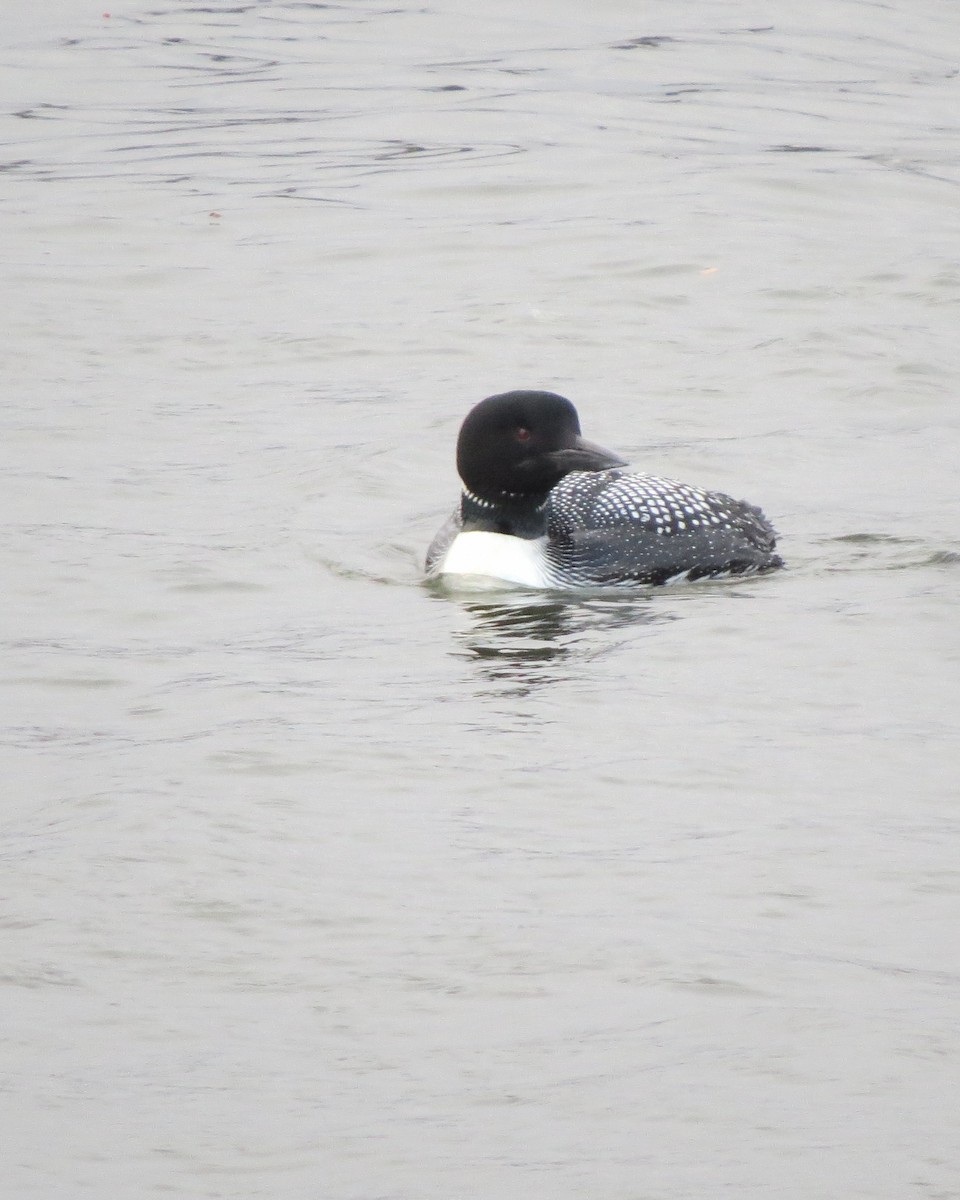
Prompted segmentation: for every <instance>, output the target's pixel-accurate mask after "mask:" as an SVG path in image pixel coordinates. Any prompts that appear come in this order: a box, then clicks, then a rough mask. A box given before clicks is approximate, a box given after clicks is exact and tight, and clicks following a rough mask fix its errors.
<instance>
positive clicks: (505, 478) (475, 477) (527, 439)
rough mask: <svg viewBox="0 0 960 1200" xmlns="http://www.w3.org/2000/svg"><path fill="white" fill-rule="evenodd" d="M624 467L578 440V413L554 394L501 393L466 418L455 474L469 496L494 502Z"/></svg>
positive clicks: (534, 494)
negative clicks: (573, 475) (581, 474)
mask: <svg viewBox="0 0 960 1200" xmlns="http://www.w3.org/2000/svg"><path fill="white" fill-rule="evenodd" d="M623 466H626V463H625V462H624V460H623V459H622V458H618V457H617V455H615V454H611V453H610V451H609V450H604V449H603V447H602V446H595V445H594V444H593V443H592V442H588V441H586V440H585V439H584V438H582V437H581V436H580V420H579V418H578V417H577V410H576V409H575V408H574V407H573V405H572V404H571V403H570V401H569V400H567V399H565V398H564V397H563V396H558V395H556V393H554V392H528V391H520V392H502V393H501V394H500V395H497V396H488V397H487V399H486V400H481V401H480V403H479V404H478V405H477V406H476V407H475V408H473V409H471V411H470V412H469V413H468V414H467V417H466V420H465V421H464V422H463V425H462V426H461V428H460V436H459V438H458V439H457V471H458V472H459V474H460V478H461V479H462V480H463V483H464V486H465V487H466V488H467V490H468V491H469V492H471V493H472V494H473V495H474V496H476V497H478V498H479V499H481V500H488V501H492V502H494V503H496V502H498V501H500V500H503V499H504V498H519V497H530V498H533V497H537V496H542V495H545V494H546V493H547V492H549V491H550V489H551V488H552V487H554V486H555V485H556V484H557V483H559V482H560V480H561V479H562V478H563V477H564V475H568V474H569V473H570V472H571V471H606V470H607V469H608V468H610V467H623Z"/></svg>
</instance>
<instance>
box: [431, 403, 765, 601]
mask: <svg viewBox="0 0 960 1200" xmlns="http://www.w3.org/2000/svg"><path fill="white" fill-rule="evenodd" d="M625 466H626V463H625V462H624V460H623V459H622V458H618V457H617V456H616V455H615V454H611V453H610V452H609V451H608V450H604V449H603V448H602V447H601V446H596V445H594V444H593V443H592V442H588V441H585V440H584V439H583V438H582V437H581V436H580V420H579V418H578V416H577V410H576V409H575V408H574V406H573V405H572V404H571V403H570V401H569V400H567V399H565V397H563V396H558V395H556V394H555V393H553V392H537V391H518V392H504V393H502V394H500V395H497V396H489V397H488V398H487V399H486V400H481V402H480V403H479V404H478V405H477V406H476V407H475V408H473V409H472V410H471V411H470V412H469V413H468V414H467V417H466V420H465V421H464V422H463V425H462V427H461V429H460V436H459V438H458V440H457V470H458V472H459V474H460V478H461V479H462V480H463V484H464V490H463V493H462V495H461V498H460V504H459V506H458V507H457V509H456V511H455V512H454V513H453V515H452V516H451V517H450V519H449V520H448V521H447V523H446V524H445V525H444V526H443V528H442V529H441V530H440V531H439V533H438V534H437V536H436V537H435V538H434V539H433V542H432V543H431V545H430V549H429V550H428V551H427V560H426V570H427V574H428V576H429V577H431V578H439V577H451V576H454V577H456V576H479V577H486V578H487V579H488V580H495V581H499V582H502V583H511V584H519V585H521V586H525V587H532V588H549V589H563V588H577V587H616V586H627V585H630V584H634V585H636V584H662V583H672V582H674V581H679V580H694V579H707V578H717V577H720V576H731V575H754V574H759V573H761V572H766V571H773V570H775V569H776V568H777V567H782V566H783V560H782V559H781V558H780V556H779V555H778V554H776V553H775V552H774V547H775V546H776V534H775V532H774V529H773V526H772V525H771V524H770V523H769V521H768V520H767V519H766V517H765V516H764V515H763V513H762V512H761V511H760V509H759V508H754V506H753V505H752V504H747V503H745V502H744V501H742V500H733V499H731V497H730V496H726V495H724V494H723V493H722V492H707V491H703V490H702V489H701V488H696V487H690V486H689V485H688V484H685V483H677V482H676V481H675V480H673V479H663V478H658V477H657V476H655V475H638V474H634V473H631V472H628V471H624V470H621V468H622V467H625Z"/></svg>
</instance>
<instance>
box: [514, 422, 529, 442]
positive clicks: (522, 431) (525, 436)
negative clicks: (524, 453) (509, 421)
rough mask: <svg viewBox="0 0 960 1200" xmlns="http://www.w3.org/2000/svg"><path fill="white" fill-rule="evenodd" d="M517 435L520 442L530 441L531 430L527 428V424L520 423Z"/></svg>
mask: <svg viewBox="0 0 960 1200" xmlns="http://www.w3.org/2000/svg"><path fill="white" fill-rule="evenodd" d="M516 436H517V441H518V442H529V441H530V430H529V429H527V427H526V426H525V425H520V426H518V427H517V434H516Z"/></svg>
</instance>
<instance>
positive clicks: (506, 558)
mask: <svg viewBox="0 0 960 1200" xmlns="http://www.w3.org/2000/svg"><path fill="white" fill-rule="evenodd" d="M546 541H547V539H546V538H545V537H542V538H532V539H528V538H518V537H512V536H511V535H510V534H506V533H482V532H480V531H479V530H474V531H472V532H471V533H458V534H457V536H456V537H455V538H454V539H453V541H452V542H451V544H450V549H449V550H448V551H447V552H446V554H445V555H444V556H443V561H442V562H441V563H440V566H439V568H438V569H437V574H439V575H458V576H462V575H474V576H478V577H481V578H486V579H496V580H500V581H501V582H503V583H516V584H520V585H521V586H523V587H533V588H542V587H548V586H549V582H548V580H547V578H546V571H545V568H544V561H543V559H544V556H543V548H544V546H545V544H546Z"/></svg>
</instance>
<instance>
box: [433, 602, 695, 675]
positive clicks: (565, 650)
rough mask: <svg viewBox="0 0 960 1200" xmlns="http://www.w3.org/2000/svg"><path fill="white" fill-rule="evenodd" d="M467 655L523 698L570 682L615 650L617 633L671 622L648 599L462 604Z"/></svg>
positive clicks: (458, 634)
mask: <svg viewBox="0 0 960 1200" xmlns="http://www.w3.org/2000/svg"><path fill="white" fill-rule="evenodd" d="M459 604H460V610H461V612H462V613H463V615H464V618H465V620H464V627H463V628H462V629H461V630H458V631H457V632H456V634H455V637H456V638H457V641H458V642H459V645H460V648H461V651H462V652H463V653H464V655H465V656H466V657H468V658H469V659H470V660H472V661H473V662H474V663H475V664H476V666H477V667H478V669H479V671H480V672H481V674H482V676H483V677H484V678H485V679H487V680H489V681H491V682H496V683H499V684H508V685H509V684H512V685H514V687H513V688H511V690H514V689H515V690H516V691H517V692H518V693H520V694H523V693H526V692H528V691H531V690H532V689H534V688H537V687H542V686H544V685H548V684H552V683H556V682H559V681H561V680H563V679H568V678H570V677H571V676H572V675H573V673H574V671H575V670H576V665H577V663H578V662H580V661H582V660H583V659H584V658H588V657H593V656H595V655H597V654H601V653H603V652H604V651H605V650H606V649H607V648H609V636H607V637H604V636H603V635H604V634H607V635H609V633H610V632H611V631H615V630H618V629H624V630H625V629H629V628H632V627H635V626H638V625H649V624H653V623H659V622H662V621H669V620H672V619H673V618H674V614H671V613H669V612H663V611H658V610H657V609H655V608H654V606H653V605H652V604H651V603H650V601H649V599H648V598H646V597H638V596H636V595H633V596H616V597H610V596H604V597H602V598H593V597H586V598H576V599H574V598H570V599H567V598H564V599H557V598H553V597H538V598H536V599H532V598H531V597H529V596H518V597H509V596H503V595H501V596H498V597H497V598H496V599H493V598H491V599H489V600H478V599H476V598H471V599H469V600H466V599H462V600H460V601H459Z"/></svg>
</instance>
